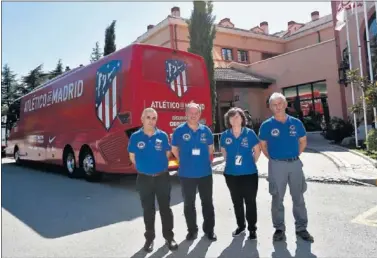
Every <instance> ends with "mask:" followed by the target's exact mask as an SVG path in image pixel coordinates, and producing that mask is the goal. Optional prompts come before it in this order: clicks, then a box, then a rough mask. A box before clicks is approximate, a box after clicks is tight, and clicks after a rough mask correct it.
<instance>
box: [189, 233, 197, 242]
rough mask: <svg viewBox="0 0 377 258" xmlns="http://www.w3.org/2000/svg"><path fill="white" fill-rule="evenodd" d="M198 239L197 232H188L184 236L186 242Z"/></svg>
mask: <svg viewBox="0 0 377 258" xmlns="http://www.w3.org/2000/svg"><path fill="white" fill-rule="evenodd" d="M197 237H198V232H189V233H188V234H187V236H186V240H194V239H196V238H197Z"/></svg>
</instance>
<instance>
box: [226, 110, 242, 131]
mask: <svg viewBox="0 0 377 258" xmlns="http://www.w3.org/2000/svg"><path fill="white" fill-rule="evenodd" d="M237 113H238V114H239V115H240V116H241V118H242V123H241V126H242V127H244V126H246V124H247V118H246V115H245V112H244V111H243V110H242V109H241V108H238V107H233V108H231V109H229V110H228V112H226V114H225V115H224V120H225V127H226V128H228V129H230V128H232V125H231V124H230V121H229V120H230V118H231V117H233V116H235V115H236V114H237Z"/></svg>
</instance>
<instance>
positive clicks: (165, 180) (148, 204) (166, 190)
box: [136, 173, 174, 240]
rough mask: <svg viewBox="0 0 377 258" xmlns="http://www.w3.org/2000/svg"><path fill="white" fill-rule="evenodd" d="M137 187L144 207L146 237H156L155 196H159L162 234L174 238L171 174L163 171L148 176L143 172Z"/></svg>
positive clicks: (149, 238)
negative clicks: (157, 174)
mask: <svg viewBox="0 0 377 258" xmlns="http://www.w3.org/2000/svg"><path fill="white" fill-rule="evenodd" d="M136 184H137V188H138V191H139V195H140V200H141V205H142V207H143V215H144V224H145V234H144V236H145V238H146V239H147V240H154V238H155V236H156V235H155V230H154V227H155V217H156V208H155V198H156V197H157V201H158V207H159V209H160V216H161V223H162V234H163V236H164V238H165V239H167V240H170V239H173V237H174V234H173V224H174V223H173V212H172V210H171V208H170V191H171V183H170V175H169V173H163V174H161V175H159V176H155V177H153V176H148V175H143V174H138V175H137V180H136Z"/></svg>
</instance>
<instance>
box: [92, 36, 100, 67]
mask: <svg viewBox="0 0 377 258" xmlns="http://www.w3.org/2000/svg"><path fill="white" fill-rule="evenodd" d="M101 57H102V53H101V49H100V47H99V42H98V41H97V42H96V46H95V47H94V48H93V50H92V54H91V56H90V62H91V63H94V62H95V61H98V60H100V59H101Z"/></svg>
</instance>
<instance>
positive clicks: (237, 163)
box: [236, 155, 242, 166]
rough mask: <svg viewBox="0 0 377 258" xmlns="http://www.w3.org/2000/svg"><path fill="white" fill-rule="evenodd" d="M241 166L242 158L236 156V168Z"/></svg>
mask: <svg viewBox="0 0 377 258" xmlns="http://www.w3.org/2000/svg"><path fill="white" fill-rule="evenodd" d="M241 165H242V156H241V155H236V166H241Z"/></svg>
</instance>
